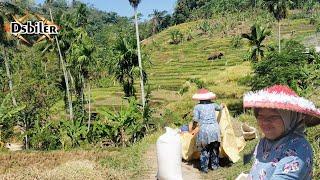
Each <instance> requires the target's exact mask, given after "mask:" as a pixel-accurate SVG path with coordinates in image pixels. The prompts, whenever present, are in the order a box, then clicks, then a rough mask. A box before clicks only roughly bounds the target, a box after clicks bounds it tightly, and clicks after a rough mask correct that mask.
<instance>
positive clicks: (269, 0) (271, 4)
mask: <svg viewBox="0 0 320 180" xmlns="http://www.w3.org/2000/svg"><path fill="white" fill-rule="evenodd" d="M264 2H265V5H266V7H267V8H268V10H269V12H271V13H272V14H273V16H274V17H275V18H276V20H277V21H278V46H279V52H280V51H281V37H280V33H281V24H280V21H281V20H282V19H284V18H286V17H287V15H288V10H287V8H288V3H289V2H290V0H264Z"/></svg>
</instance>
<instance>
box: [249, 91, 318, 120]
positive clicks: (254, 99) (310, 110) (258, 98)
mask: <svg viewBox="0 0 320 180" xmlns="http://www.w3.org/2000/svg"><path fill="white" fill-rule="evenodd" d="M243 107H244V108H271V109H284V110H290V111H296V112H300V113H303V114H305V123H306V125H307V126H314V125H317V124H320V109H318V108H316V106H315V105H314V103H313V102H311V101H309V100H307V99H305V98H303V97H300V96H298V95H297V94H296V93H295V92H294V91H293V90H292V89H290V88H289V87H288V86H284V85H274V86H271V87H268V88H265V89H262V90H259V91H255V92H253V91H250V92H248V93H246V94H245V95H244V97H243Z"/></svg>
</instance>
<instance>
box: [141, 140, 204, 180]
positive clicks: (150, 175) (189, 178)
mask: <svg viewBox="0 0 320 180" xmlns="http://www.w3.org/2000/svg"><path fill="white" fill-rule="evenodd" d="M144 159H145V165H146V166H147V167H146V169H145V172H144V175H143V179H145V180H155V179H156V174H157V169H158V167H157V150H156V145H155V144H151V145H150V146H149V148H148V150H147V152H146V153H145V154H144ZM182 177H183V180H198V179H206V178H205V177H202V176H201V174H200V172H199V170H198V169H197V168H195V167H193V165H192V164H188V163H185V162H182Z"/></svg>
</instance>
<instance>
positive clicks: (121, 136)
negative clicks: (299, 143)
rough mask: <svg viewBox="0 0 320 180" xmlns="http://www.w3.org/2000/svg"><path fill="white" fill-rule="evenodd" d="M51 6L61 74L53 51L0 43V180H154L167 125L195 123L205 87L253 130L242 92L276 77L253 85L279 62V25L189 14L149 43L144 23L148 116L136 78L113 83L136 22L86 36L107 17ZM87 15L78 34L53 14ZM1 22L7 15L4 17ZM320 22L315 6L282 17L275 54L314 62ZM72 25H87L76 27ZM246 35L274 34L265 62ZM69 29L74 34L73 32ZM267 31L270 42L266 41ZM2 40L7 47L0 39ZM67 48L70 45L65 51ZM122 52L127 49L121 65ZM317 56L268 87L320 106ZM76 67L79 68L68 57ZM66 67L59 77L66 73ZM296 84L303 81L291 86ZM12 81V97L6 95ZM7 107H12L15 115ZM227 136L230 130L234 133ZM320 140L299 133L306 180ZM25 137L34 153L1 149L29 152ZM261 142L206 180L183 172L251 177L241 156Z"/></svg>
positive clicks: (252, 13) (259, 15)
mask: <svg viewBox="0 0 320 180" xmlns="http://www.w3.org/2000/svg"><path fill="white" fill-rule="evenodd" d="M75 2H78V1H75ZM179 2H180V1H179ZM208 2H209V1H208ZM219 2H222V1H219ZM232 2H233V1H232ZM258 2H262V1H258ZM316 4H319V3H316ZM20 6H21V7H23V6H24V5H20ZM31 6H34V7H38V6H35V5H31ZM42 6H43V7H42ZM42 6H41V7H38V8H39V9H35V10H34V11H36V12H38V13H39V14H43V16H45V17H48V16H47V15H46V14H45V13H46V11H44V10H43V9H41V8H47V5H45V4H43V5H42ZM177 6H178V5H177ZM0 7H1V6H0ZM48 7H52V10H53V12H54V17H55V19H57V21H58V20H59V23H61V24H63V25H65V26H64V27H65V28H64V30H63V31H61V35H59V36H58V38H60V39H61V42H59V43H60V46H61V51H62V55H61V57H63V58H64V59H65V60H62V61H64V62H65V63H66V67H62V65H60V63H61V62H62V61H61V59H59V56H58V48H57V47H56V45H55V43H56V42H55V41H52V42H50V41H48V42H42V44H41V43H40V44H36V45H33V46H32V47H27V46H22V45H18V46H15V45H13V44H12V43H11V44H10V43H7V42H9V40H6V42H5V40H0V41H1V43H0V44H1V55H0V62H1V64H0V78H1V81H0V128H1V131H0V133H1V134H0V138H1V139H0V162H1V166H0V179H155V176H156V172H157V157H156V146H155V144H156V141H157V138H158V137H159V136H160V135H161V134H163V133H164V127H165V126H170V127H173V128H178V127H179V126H181V125H184V124H187V123H188V122H190V121H192V110H193V107H194V105H195V104H196V102H195V101H193V100H192V99H191V97H192V95H193V94H194V93H195V92H196V91H197V89H199V88H201V87H205V88H207V89H209V90H210V91H212V92H214V93H215V94H216V95H217V99H216V101H217V102H218V103H225V104H226V105H227V107H228V109H229V110H230V113H231V115H232V117H233V120H232V121H233V122H237V123H236V124H239V122H246V123H247V124H248V125H250V126H253V127H255V128H257V129H258V126H257V122H256V119H255V117H254V116H253V114H252V112H251V111H250V110H245V109H244V108H243V105H242V103H243V102H242V101H243V100H242V98H243V95H244V93H246V92H248V91H250V90H252V89H259V88H260V87H263V86H265V85H269V84H268V83H269V82H267V80H265V79H263V78H264V77H272V75H271V74H265V75H264V74H262V75H261V74H260V76H259V75H257V74H258V73H257V71H256V68H257V67H258V66H259V65H261V66H263V62H264V61H266V60H265V59H267V58H270V59H272V58H274V57H275V56H274V54H276V52H277V51H278V22H277V20H276V19H275V18H274V16H273V15H272V14H271V13H270V12H268V11H267V10H265V9H263V8H261V9H260V8H256V9H253V8H251V7H250V8H248V9H246V10H243V11H239V12H231V11H230V13H229V12H227V13H219V11H218V10H217V13H212V14H211V16H210V17H206V18H203V17H201V16H200V15H201V14H202V13H203V12H206V11H207V10H206V9H204V8H198V9H197V8H195V9H194V10H193V11H192V16H191V15H190V17H188V18H187V17H186V20H185V21H183V22H178V23H177V22H175V23H171V24H170V25H168V26H166V27H164V28H162V29H160V30H158V32H155V33H149V34H147V33H146V32H151V31H152V30H154V29H152V28H151V24H152V22H153V21H151V20H150V21H146V22H144V23H146V24H144V23H142V22H141V23H140V24H139V28H140V32H141V33H142V35H140V36H141V38H142V39H143V40H142V41H141V49H142V60H143V67H144V70H145V72H146V74H147V79H148V80H147V82H146V83H145V86H146V87H145V93H146V94H148V93H150V94H149V95H148V97H147V107H148V108H150V109H147V110H143V108H142V106H140V105H139V103H140V104H141V89H140V79H139V72H138V71H137V69H134V68H132V69H130V70H129V71H123V72H125V73H128V74H130V73H131V74H130V76H129V75H128V76H125V75H123V74H122V79H123V81H122V82H121V80H119V79H121V78H119V77H120V76H121V75H120V72H119V71H117V70H116V69H115V68H113V67H116V66H114V65H115V64H117V65H118V64H119V61H118V60H119V59H121V57H136V58H137V55H136V54H135V53H136V45H135V44H134V43H135V38H134V36H133V35H134V32H135V31H134V29H133V28H134V27H133V23H132V19H129V18H124V17H120V16H117V17H116V16H111V15H110V14H109V15H110V17H116V18H118V19H116V20H117V21H115V22H117V23H115V24H112V23H110V24H109V25H108V26H107V25H105V24H107V23H105V22H103V21H102V20H101V21H100V20H97V22H96V24H95V25H92V24H94V23H90V22H93V19H103V18H102V17H103V16H107V15H106V14H100V13H103V12H100V11H98V10H96V9H94V8H93V7H90V8H89V7H86V6H85V5H84V4H82V3H81V2H80V1H79V2H78V4H77V3H76V4H75V5H74V7H72V8H71V7H70V8H68V7H64V6H63V4H59V2H57V3H56V4H54V3H53V4H52V5H50V4H48ZM64 8H67V9H64ZM85 8H87V11H88V12H90V13H88V14H89V15H88V17H87V18H86V19H88V20H87V21H88V22H87V24H88V25H87V26H82V25H79V23H78V25H77V23H76V24H74V25H73V24H72V23H73V21H71V20H70V19H68V16H62V15H61V16H59V12H60V11H59V9H60V10H64V11H65V13H66V14H68V13H69V15H70V17H73V15H75V16H74V17H78V18H79V17H80V16H76V15H79V14H81V12H82V11H85V10H84V9H85ZM212 8H216V6H212ZM227 8H228V7H227ZM229 8H230V7H229ZM7 11H8V12H9V11H10V12H11V10H9V9H7ZM318 11H319V7H318V6H315V8H314V10H313V11H312V14H308V13H306V12H305V9H303V8H291V9H290V10H288V14H287V17H286V18H283V19H281V21H280V24H281V31H280V32H281V47H282V49H281V51H282V52H288V54H289V55H290V53H291V51H290V52H289V50H288V49H290V48H288V49H286V47H298V46H299V47H303V48H304V49H303V52H302V53H301V54H304V55H305V54H308V53H309V52H306V53H305V48H309V49H310V52H311V54H312V52H314V51H315V47H316V46H318V41H320V38H319V37H318V33H317V31H319V24H320V14H319V13H318ZM176 13H177V12H176ZM5 14H6V11H4V10H2V9H0V17H5V18H2V19H4V20H7V19H6V16H5ZM62 14H63V13H62ZM82 14H85V13H82ZM199 14H200V15H199ZM172 17H173V16H172ZM2 19H1V18H0V20H2ZM9 20H10V19H9ZM1 22H2V21H0V23H1ZM69 22H70V23H69ZM78 22H82V21H81V19H80V20H79V19H78ZM112 22H113V21H112ZM163 22H164V21H163ZM99 23H100V25H99ZM104 23H105V24H104ZM148 23H149V24H148ZM80 24H81V23H80ZM97 24H98V25H97ZM148 25H149V26H148ZM95 26H97V27H95ZM0 27H2V24H1V26H0ZM128 27H131V28H128ZM253 27H255V28H256V29H258V30H260V31H259V32H258V30H257V31H256V33H258V35H257V36H260V35H261V34H263V33H264V32H266V31H270V34H269V35H265V34H263V35H265V38H264V39H262V41H261V44H260V45H262V46H261V47H260V48H261V49H262V51H263V53H262V54H263V55H261V52H260V54H259V53H257V55H256V56H252V52H253V50H252V49H254V48H255V46H254V45H252V43H251V44H250V43H249V40H248V39H246V38H244V37H243V36H242V35H243V34H247V35H252V34H253V31H252V29H253ZM68 28H70V29H71V30H73V31H68V30H69V29H68ZM263 28H264V30H265V31H264V32H262V33H261V31H263V30H262V29H263ZM70 32H73V33H70ZM90 32H91V34H90ZM0 33H2V31H1V32H0ZM77 33H79V34H77ZM117 33H119V36H120V34H121V37H129V35H128V34H130V37H133V40H134V41H133V42H134V43H132V44H133V45H132V47H129V46H131V45H130V39H129V38H128V39H127V41H124V43H123V44H122V45H121V42H122V41H121V38H119V39H120V40H118V39H117V38H116V36H115V35H116V34H117ZM259 33H260V34H259ZM0 37H4V36H2V34H1V36H0ZM31 38H33V37H31ZM3 39H4V38H3ZM62 39H65V40H63V42H62ZM257 39H259V38H257ZM10 41H11V40H10ZM120 41H121V42H120ZM119 42H120V43H119ZM118 43H119V44H120V45H119V46H118ZM290 43H292V44H293V45H292V44H291V45H290ZM9 44H10V45H9ZM128 44H129V45H128ZM288 44H289V45H288ZM124 47H126V48H128V49H129V50H128V49H127V50H126V52H125V53H123V54H121V51H123V49H124ZM121 48H122V49H121ZM130 48H132V49H130ZM297 49H299V48H297ZM91 50H92V51H91ZM300 50H301V48H300ZM293 51H294V50H293ZM306 51H307V50H306ZM2 52H4V53H2ZM88 52H89V53H88ZM132 52H134V53H132ZM299 52H300V51H299ZM6 53H7V54H8V56H7V55H6ZM130 53H132V54H130ZM119 54H120V55H119ZM128 54H129V55H128ZM126 55H128V56H126ZM289 55H284V56H281V57H288V56H289ZM304 55H301V56H303V57H305V56H304ZM312 55H313V56H312V57H313V58H311V59H312V63H314V64H313V65H309V64H312V63H309V64H306V65H304V66H303V67H304V69H303V70H301V71H302V73H301V74H303V77H302V75H301V74H298V75H296V74H294V73H292V75H291V74H290V75H288V77H290V78H291V77H292V79H290V81H289V80H288V81H287V79H285V80H283V79H281V78H279V79H276V77H273V79H276V80H274V82H288V85H289V86H290V87H293V88H296V89H295V90H296V91H298V94H299V95H302V96H304V97H306V98H308V99H310V100H312V101H313V102H315V104H316V105H317V107H320V82H319V79H320V77H319V74H320V68H319V67H320V65H319V64H320V63H319V62H320V61H319V60H320V55H319V54H317V53H314V54H312ZM78 56H79V57H82V58H73V57H78ZM308 57H309V56H308ZM6 58H7V59H12V61H11V65H10V68H12V69H11V71H12V72H10V73H11V76H12V78H7V74H8V73H6V67H5V65H4V63H2V62H5V61H6V60H7V59H6ZM23 59H34V61H22V60H23ZM88 59H90V60H89V61H87V60H88ZM208 59H210V60H208ZM314 59H315V60H314ZM310 61H311V60H310ZM91 62H94V63H93V64H90V63H91ZM279 62H280V60H279ZM78 64H81V65H78ZM292 64H294V63H292ZM271 65H274V64H270V66H271ZM137 66H138V65H137V62H136V64H135V67H136V68H137ZM274 66H275V67H274V69H272V71H274V72H282V71H277V69H279V68H284V67H288V68H287V69H289V70H290V67H291V64H290V63H289V64H288V65H287V66H283V67H281V65H274ZM289 66H290V67H289ZM278 67H279V68H278ZM292 67H293V69H294V68H296V67H295V66H293V65H292ZM63 68H66V72H65V73H64V71H63ZM112 68H113V69H112ZM301 68H302V67H301ZM308 68H309V69H308ZM289 70H288V71H289ZM123 72H122V73H123ZM132 72H133V73H132ZM117 73H118V74H117ZM125 73H124V74H125ZM290 73H291V72H290ZM65 74H69V75H67V76H70V77H71V78H69V83H70V99H71V101H72V103H73V108H74V116H73V118H74V119H73V120H72V121H71V120H70V118H72V117H71V116H70V107H69V106H70V105H69V106H68V94H67V88H66V86H65V79H64V78H63V77H64V76H65ZM137 74H138V75H137ZM283 74H284V73H283ZM283 74H281V73H279V77H280V76H281V77H283V76H282V75H283ZM131 76H132V77H133V79H134V82H133V81H132V82H131V83H132V87H134V89H135V92H134V96H132V97H131V98H129V99H130V100H129V101H128V98H124V97H125V95H126V92H124V89H125V88H124V87H125V86H124V85H123V84H125V83H126V82H130V80H131V79H130V78H131ZM284 76H285V75H284ZM297 76H300V77H301V78H300V79H299V78H297V79H296V77H297ZM259 78H260V79H259ZM128 79H129V80H128ZM270 79H272V78H270ZM12 80H13V89H14V90H12V89H11V87H10V85H8V84H9V83H10V82H11V81H12ZM123 82H124V83H123ZM252 82H259V83H260V84H254V83H252ZM11 83H12V82H11ZM263 83H265V84H263ZM270 83H273V82H270ZM290 83H291V84H290ZM301 84H302V85H301ZM79 87H80V88H79ZM127 88H128V86H127ZM147 89H148V90H147ZM11 91H12V92H11ZM128 92H129V91H128ZM13 97H15V99H16V101H17V102H16V103H17V104H18V105H17V104H16V105H14V103H13V104H12V99H13ZM134 97H135V98H134ZM1 102H2V105H1ZM141 112H142V113H141ZM88 117H89V118H88ZM130 120H131V121H130ZM127 121H130V122H129V123H127ZM6 122H7V123H6ZM126 123H127V124H126ZM17 127H18V128H17ZM234 127H235V131H237V129H236V128H237V125H234ZM19 128H20V129H19ZM21 129H22V130H21ZM26 129H27V130H26ZM238 130H239V129H238ZM26 132H27V133H26ZM319 132H320V125H318V126H315V127H311V128H307V131H306V133H307V140H308V141H309V142H310V144H311V145H312V148H313V152H314V159H313V179H319V178H320V170H319V166H320V134H319ZM259 136H260V137H261V133H259ZM26 137H28V140H29V143H27V144H28V146H25V147H24V148H23V150H21V151H16V152H11V151H9V150H8V148H6V146H7V145H6V144H8V143H10V142H11V143H18V142H19V143H21V142H24V143H25V138H26ZM257 142H258V139H254V140H251V141H246V146H245V148H244V150H243V151H241V153H240V156H241V159H240V160H239V161H238V162H236V163H233V164H231V165H230V166H225V167H221V168H219V169H218V170H215V171H209V173H208V174H201V173H200V172H199V171H198V169H197V168H194V167H192V165H191V164H187V163H183V168H182V169H183V173H185V175H184V177H188V178H186V179H235V178H236V177H237V176H238V175H239V174H240V173H241V172H246V173H248V171H249V170H250V169H251V166H252V162H251V161H250V162H249V161H248V160H246V159H245V157H246V156H247V155H248V154H250V153H251V152H252V150H253V149H254V147H255V146H256V144H257Z"/></svg>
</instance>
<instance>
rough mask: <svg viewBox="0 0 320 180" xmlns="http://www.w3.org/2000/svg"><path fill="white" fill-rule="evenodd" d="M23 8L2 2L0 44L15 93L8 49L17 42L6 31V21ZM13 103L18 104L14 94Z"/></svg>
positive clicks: (11, 86) (0, 8)
mask: <svg viewBox="0 0 320 180" xmlns="http://www.w3.org/2000/svg"><path fill="white" fill-rule="evenodd" d="M20 13H21V10H20V8H19V7H17V6H15V5H13V4H11V3H8V2H0V46H1V50H2V52H3V54H2V57H3V59H4V63H5V69H6V74H7V77H8V83H9V89H10V92H11V93H13V82H12V76H11V71H10V60H9V52H8V49H10V48H13V47H14V46H15V44H16V40H15V39H14V38H13V37H12V35H10V34H9V32H6V30H8V29H7V27H5V23H6V22H7V23H8V22H9V21H10V18H11V16H12V15H15V14H20ZM11 98H12V103H13V105H14V106H17V102H16V98H15V96H14V95H13V94H12V96H11Z"/></svg>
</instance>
